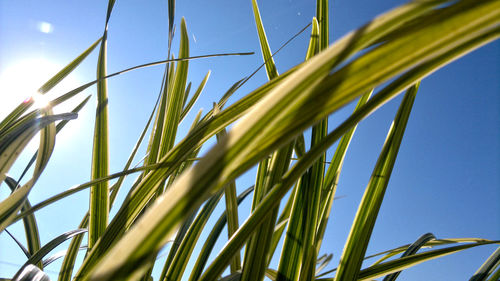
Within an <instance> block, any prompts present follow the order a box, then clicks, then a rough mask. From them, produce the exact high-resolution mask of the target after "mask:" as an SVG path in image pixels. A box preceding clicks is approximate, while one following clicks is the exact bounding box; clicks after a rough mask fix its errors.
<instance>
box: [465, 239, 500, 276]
mask: <svg viewBox="0 0 500 281" xmlns="http://www.w3.org/2000/svg"><path fill="white" fill-rule="evenodd" d="M499 267H500V247H499V248H497V249H496V250H495V252H493V254H491V256H490V257H489V258H488V259H487V260H486V261H485V262H484V263H483V264H482V265H481V267H480V268H479V269H478V270H477V271H476V272H475V273H474V275H473V276H472V277H471V278H470V279H469V281H483V280H486V278H488V277H492V275H493V273H494V271H495V269H498V268H499Z"/></svg>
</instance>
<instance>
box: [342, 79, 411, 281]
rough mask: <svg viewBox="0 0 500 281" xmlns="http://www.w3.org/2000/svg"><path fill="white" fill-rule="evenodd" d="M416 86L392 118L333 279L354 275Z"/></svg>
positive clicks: (356, 276) (349, 277)
mask: <svg viewBox="0 0 500 281" xmlns="http://www.w3.org/2000/svg"><path fill="white" fill-rule="evenodd" d="M418 86H419V84H416V85H415V86H413V87H411V88H410V89H409V90H408V91H407V93H406V95H405V97H404V98H403V101H402V102H401V105H400V107H399V110H398V113H397V115H396V117H395V118H394V122H393V124H392V126H391V129H390V130H389V133H388V135H387V139H386V141H385V143H384V147H383V148H382V152H381V153H380V156H379V158H378V161H377V164H376V165H375V168H374V169H373V172H372V176H371V178H370V181H369V183H368V186H367V188H366V190H365V194H364V195H363V199H362V200H361V203H360V204H359V207H358V211H357V213H356V217H355V219H354V222H353V224H352V227H351V231H350V233H349V236H348V238H347V242H346V244H345V246H344V251H343V253H342V256H341V258H340V264H339V267H338V269H337V274H336V275H335V280H336V281H338V280H355V279H357V278H358V274H359V271H360V269H361V265H362V263H363V258H364V256H365V252H366V248H367V247H368V242H369V241H370V236H371V233H372V230H373V227H374V225H375V221H376V219H377V216H378V212H379V210H380V206H381V205H382V200H383V198H384V195H385V191H386V188H387V185H388V183H389V178H390V176H391V172H392V169H393V167H394V163H395V162H396V157H397V154H398V151H399V146H400V145H401V141H402V139H403V135H404V131H405V128H406V124H407V122H408V119H409V116H410V112H411V108H412V106H413V101H414V100H415V96H416V94H417V90H418Z"/></svg>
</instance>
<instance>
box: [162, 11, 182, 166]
mask: <svg viewBox="0 0 500 281" xmlns="http://www.w3.org/2000/svg"><path fill="white" fill-rule="evenodd" d="M186 57H189V37H188V34H187V27H186V21H185V20H184V18H182V20H181V43H180V46H179V58H186ZM188 66H189V62H188V61H179V62H178V63H177V68H176V70H175V75H174V80H173V81H172V83H173V84H172V86H171V88H170V87H167V89H168V90H169V92H168V95H167V104H166V114H165V122H164V127H163V133H162V142H161V149H160V154H159V157H163V156H164V155H165V154H166V153H167V152H168V151H169V150H170V149H172V147H173V146H174V141H175V136H176V133H177V127H178V125H179V121H180V115H181V113H182V102H183V99H184V89H185V88H186V80H187V73H188Z"/></svg>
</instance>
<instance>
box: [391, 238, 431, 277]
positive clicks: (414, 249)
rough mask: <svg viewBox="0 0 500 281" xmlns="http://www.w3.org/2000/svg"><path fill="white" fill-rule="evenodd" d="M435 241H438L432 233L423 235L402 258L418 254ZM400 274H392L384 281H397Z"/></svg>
mask: <svg viewBox="0 0 500 281" xmlns="http://www.w3.org/2000/svg"><path fill="white" fill-rule="evenodd" d="M434 239H436V237H435V236H434V234H432V233H426V234H424V235H422V236H421V237H419V238H418V239H417V241H415V242H414V243H413V244H411V245H410V247H408V249H406V251H405V252H404V253H403V255H401V257H402V258H403V257H407V256H410V255H414V254H416V253H417V252H418V250H419V249H420V248H422V246H424V245H425V244H426V243H427V242H429V241H430V240H434ZM400 273H401V271H398V272H394V273H391V274H389V275H387V276H386V277H384V279H383V281H394V280H396V278H398V276H399V274H400Z"/></svg>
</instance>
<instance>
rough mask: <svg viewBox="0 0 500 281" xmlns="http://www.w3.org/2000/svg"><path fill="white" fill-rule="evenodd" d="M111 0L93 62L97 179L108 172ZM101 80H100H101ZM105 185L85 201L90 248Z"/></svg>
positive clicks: (102, 218) (105, 203)
mask: <svg viewBox="0 0 500 281" xmlns="http://www.w3.org/2000/svg"><path fill="white" fill-rule="evenodd" d="M114 3H115V1H114V0H109V2H108V11H107V14H106V23H105V26H104V33H103V36H102V41H101V47H100V49H99V57H98V61H97V74H96V76H97V79H98V80H99V81H98V82H97V108H96V118H95V125H94V139H93V149H92V164H91V176H90V178H91V179H92V180H93V179H97V178H101V177H104V176H106V175H108V173H109V132H108V130H109V124H108V85H107V80H105V79H102V78H103V77H105V76H106V64H107V40H108V22H109V18H110V16H111V11H112V9H113V5H114ZM101 79H102V80H101ZM108 196H109V185H108V182H102V183H100V184H97V185H95V186H91V187H90V200H89V201H90V203H89V205H90V206H89V214H90V217H89V227H88V228H89V235H88V247H89V249H92V247H93V246H94V244H95V243H96V241H97V240H98V239H99V238H100V237H101V235H102V233H103V232H104V230H105V229H106V226H107V225H108V216H109V198H108Z"/></svg>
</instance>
